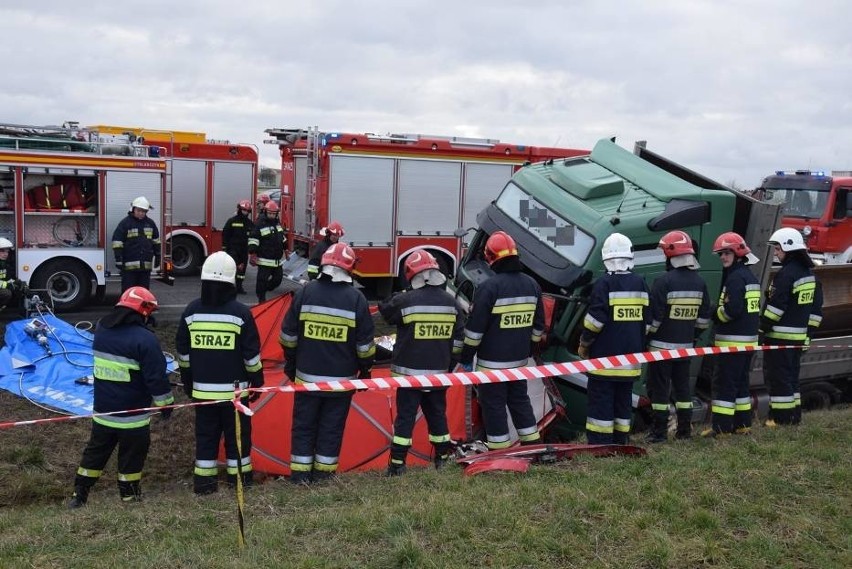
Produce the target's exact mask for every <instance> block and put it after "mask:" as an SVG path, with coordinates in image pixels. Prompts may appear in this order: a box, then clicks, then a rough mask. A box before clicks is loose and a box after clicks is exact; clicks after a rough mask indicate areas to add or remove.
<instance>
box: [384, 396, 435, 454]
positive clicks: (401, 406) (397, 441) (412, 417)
mask: <svg viewBox="0 0 852 569" xmlns="http://www.w3.org/2000/svg"><path fill="white" fill-rule="evenodd" d="M418 408H421V409H423V416H424V417H425V418H426V425H428V427H429V442H431V443H432V445H433V446H434V447H435V456H436V458H437V457H445V456H446V455H447V454H448V453H449V449H450V431H449V428H448V427H447V390H446V389H445V388H444V389H428V390H424V389H410V388H405V387H401V388H399V389H397V390H396V419H395V420H394V422H393V442H392V443H391V463H392V464H405V458H406V456H408V451H409V449H410V448H411V442H412V441H411V435H412V433H413V432H414V423H415V421H416V420H417V409H418Z"/></svg>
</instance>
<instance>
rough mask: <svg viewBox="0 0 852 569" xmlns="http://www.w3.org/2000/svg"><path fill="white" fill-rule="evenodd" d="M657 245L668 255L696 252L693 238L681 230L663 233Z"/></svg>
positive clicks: (674, 255) (675, 255)
mask: <svg viewBox="0 0 852 569" xmlns="http://www.w3.org/2000/svg"><path fill="white" fill-rule="evenodd" d="M657 246H658V247H659V248H660V249H662V250H663V254H664V255H665V256H666V257H677V256H679V255H687V254H692V255H694V254H695V249H694V248H693V247H692V238H691V237H690V236H689V235H687V234H686V233H685V232H683V231H680V230H676V231H669V232H668V233H666V234H665V235H663V236H662V238H660V244H659V245H657Z"/></svg>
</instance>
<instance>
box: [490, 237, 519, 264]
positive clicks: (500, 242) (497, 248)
mask: <svg viewBox="0 0 852 569" xmlns="http://www.w3.org/2000/svg"><path fill="white" fill-rule="evenodd" d="M484 253H485V260H486V261H487V262H488V264H489V265H493V264H494V263H495V262H496V261H499V260H500V259H505V258H506V257H513V256H514V257H517V256H518V246H517V245H515V240H514V239H512V237H511V236H510V235H509V234H508V233H506V232H505V231H495V232H494V233H492V234H491V237H489V238H488V241H486V242H485V251H484Z"/></svg>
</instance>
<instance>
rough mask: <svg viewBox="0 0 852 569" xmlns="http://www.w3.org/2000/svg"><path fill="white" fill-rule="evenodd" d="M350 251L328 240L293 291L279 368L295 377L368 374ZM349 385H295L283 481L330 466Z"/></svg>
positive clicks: (364, 319)
mask: <svg viewBox="0 0 852 569" xmlns="http://www.w3.org/2000/svg"><path fill="white" fill-rule="evenodd" d="M355 261H356V259H355V252H354V251H353V250H352V248H351V247H349V246H348V245H346V244H344V243H336V244H334V245H332V246H331V247H329V248H328V250H327V251H326V252H325V255H323V257H322V264H321V265H322V266H321V269H320V276H319V278H317V279H316V280H314V281H311V282H309V283H308V284H307V285H305V286H304V288H302V289H300V290H299V291H297V292H296V296H295V297H294V299H293V302H292V303H291V304H290V308H289V309H288V311H287V314H286V315H285V317H284V322H283V323H282V326H281V335H280V338H279V341H280V342H281V345H282V346H283V347H284V355H285V363H284V372H285V373H286V374H287V376H288V377H289V378H290V380H291V381H293V382H295V383H296V384H305V383H314V382H318V381H340V380H349V379H355V377H356V376H357V377H359V378H367V377H370V368H371V367H372V365H373V358H374V356H375V353H376V346H375V344H374V343H373V331H374V327H373V319H372V316H371V315H370V310H369V308H368V307H367V300H366V299H365V298H364V295H363V294H362V293H361V292H360V291H359V290H358V289H356V288H355V287H353V286H352V269H353V268H354V267H355ZM352 395H353V391H351V390H344V391H323V392H307V391H297V392H296V393H295V396H294V402H293V430H292V435H291V445H290V448H291V453H292V455H291V457H290V472H291V474H290V481H291V482H293V483H295V484H311V483H313V482H321V481H323V480H326V479H328V478H330V477H332V476H333V475H334V474H335V472H337V465H338V460H339V457H340V447H341V444H342V442H343V428H344V426H345V425H346V417H347V416H348V414H349V406H350V404H351V402H352Z"/></svg>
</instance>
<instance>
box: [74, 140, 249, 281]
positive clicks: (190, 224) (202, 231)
mask: <svg viewBox="0 0 852 569" xmlns="http://www.w3.org/2000/svg"><path fill="white" fill-rule="evenodd" d="M89 128H90V129H91V130H94V131H97V132H98V133H100V134H101V135H102V136H103V135H107V134H109V135H113V136H118V137H126V136H131V137H133V136H135V137H136V138H137V140H141V141H142V144H144V145H146V146H150V147H156V148H162V149H164V151H165V158H166V166H167V169H168V170H167V174H168V178H169V179H168V182H169V183H170V185H171V190H172V191H171V196H172V200H171V202H172V203H171V210H170V216H169V219H167V220H166V223H165V224H164V226H165V227H166V230H165V231H164V234H165V238H166V239H167V247H170V248H171V257H172V262H173V264H174V269H173V273H174V274H175V275H177V276H184V275H192V274H195V273H197V272H198V271H199V270H200V269H201V264H202V263H203V262H204V259H205V258H206V257H207V255H209V254H210V253H213V252H215V251H219V250H220V249H221V248H222V228H223V227H224V225H225V222H226V221H227V220H228V218H229V217H231V216H232V215H234V213H235V212H236V209H237V203H238V202H239V201H240V200H250V201H251V203H252V204H253V203H254V200H255V196H256V194H257V148H256V147H255V146H252V145H248V144H232V143H230V142H228V141H226V140H209V139H208V138H207V137H206V135H205V133H203V132H181V131H170V130H151V129H144V128H138V127H122V126H103V125H101V126H94V127H89Z"/></svg>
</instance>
